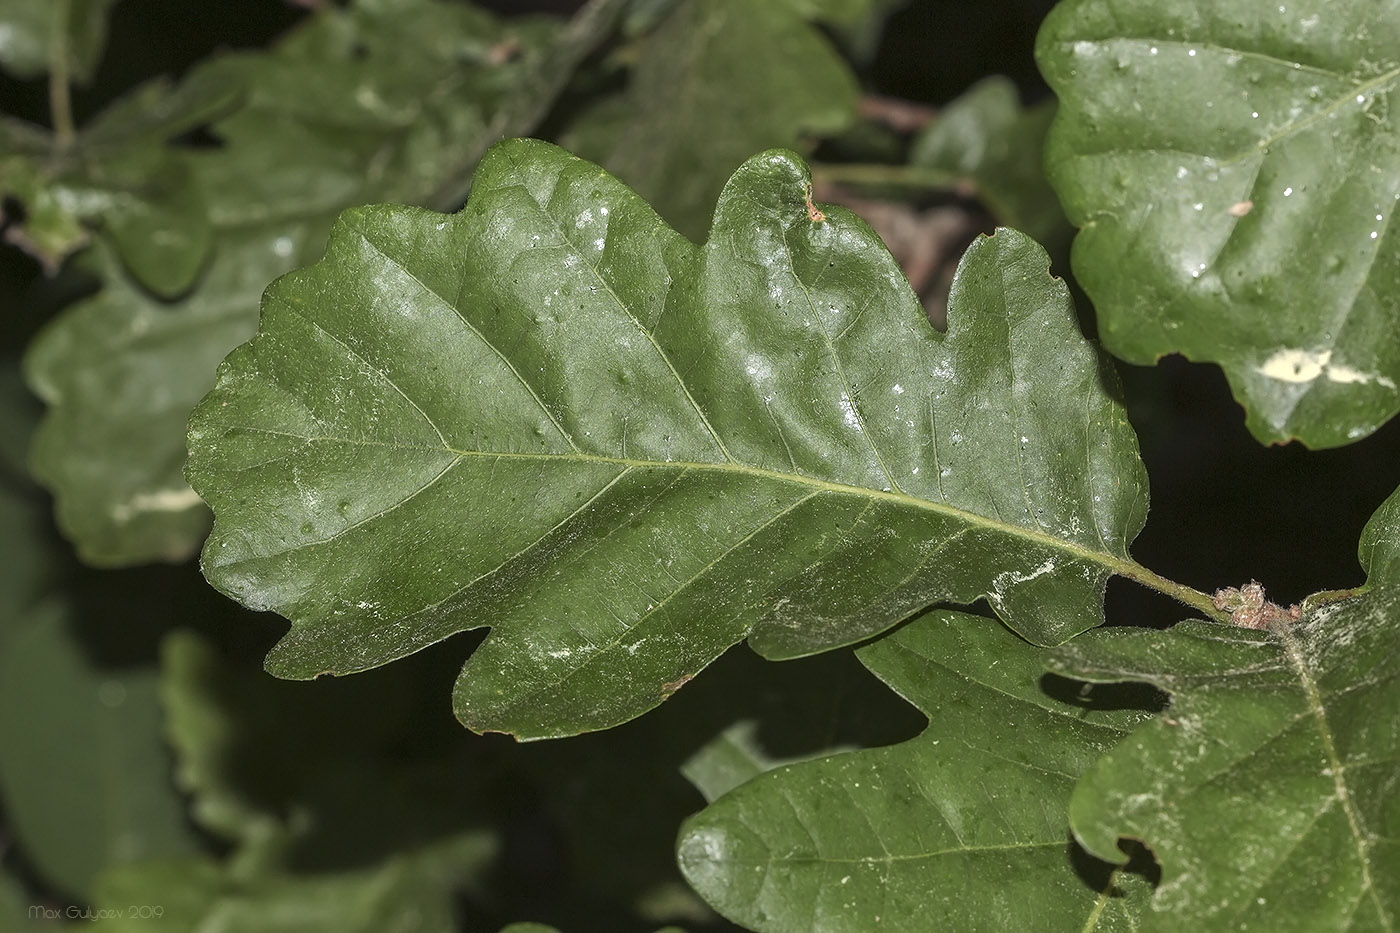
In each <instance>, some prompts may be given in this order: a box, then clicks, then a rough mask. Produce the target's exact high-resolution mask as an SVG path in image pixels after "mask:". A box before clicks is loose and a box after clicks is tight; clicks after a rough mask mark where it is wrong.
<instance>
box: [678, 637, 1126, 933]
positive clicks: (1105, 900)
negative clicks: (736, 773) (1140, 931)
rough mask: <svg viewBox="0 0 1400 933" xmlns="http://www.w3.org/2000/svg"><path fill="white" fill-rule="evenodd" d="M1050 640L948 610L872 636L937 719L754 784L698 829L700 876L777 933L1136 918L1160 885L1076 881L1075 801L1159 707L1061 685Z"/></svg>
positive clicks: (734, 909) (1114, 926) (732, 909)
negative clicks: (1066, 695)
mask: <svg viewBox="0 0 1400 933" xmlns="http://www.w3.org/2000/svg"><path fill="white" fill-rule="evenodd" d="M1045 653H1046V652H1045V649H1041V648H1036V647H1034V646H1032V645H1029V644H1027V643H1026V642H1024V641H1022V640H1020V639H1019V638H1017V637H1016V636H1014V635H1013V634H1011V633H1010V632H1008V631H1007V630H1006V629H1005V628H1003V627H1002V626H1001V625H1000V624H998V623H997V622H995V621H994V620H991V619H982V618H977V617H974V616H968V615H964V614H962V613H957V612H949V611H944V610H935V611H934V612H931V613H929V614H928V615H926V616H924V617H922V618H920V619H918V620H916V621H914V622H912V623H910V624H909V625H907V626H905V627H904V628H902V629H900V630H899V631H897V632H895V633H893V634H891V635H887V636H885V637H884V638H882V639H880V640H879V641H877V642H875V643H873V644H871V645H869V646H867V647H865V648H862V649H860V651H859V652H857V654H858V656H859V657H860V659H861V661H862V662H863V663H864V664H865V665H866V666H867V667H869V668H870V670H871V671H873V672H874V673H875V674H876V675H877V676H878V677H880V678H881V679H882V680H884V681H886V682H887V683H888V684H889V685H890V686H891V687H892V688H893V689H894V690H895V691H897V692H898V693H899V694H900V695H902V696H904V697H905V698H906V699H907V700H909V702H911V703H913V704H914V705H915V706H917V707H918V708H919V709H920V710H922V711H923V712H925V713H927V714H928V717H929V725H928V728H927V729H925V730H924V732H923V733H921V734H920V735H919V736H917V737H916V738H913V739H910V740H908V741H906V742H902V743H900V744H898V745H892V746H889V747H886V748H877V749H866V750H863V751H858V752H850V753H845V754H837V755H832V756H830V757H828V758H823V759H820V760H817V761H809V762H802V763H798V764H793V765H786V766H784V767H781V768H778V769H776V770H774V771H770V772H768V773H767V774H764V775H762V776H760V777H757V778H754V779H753V780H750V781H748V782H747V783H745V784H742V785H740V786H739V787H738V788H737V789H736V790H733V791H731V792H730V793H729V794H727V795H725V796H723V797H721V798H720V799H719V800H718V801H716V802H714V803H712V804H711V805H710V806H709V807H707V808H705V809H704V810H702V811H701V812H700V813H698V814H696V815H695V816H693V817H692V818H691V819H690V820H688V821H687V822H686V824H685V825H684V826H683V827H682V828H681V833H680V840H679V842H678V843H677V846H678V856H679V860H680V865H681V870H682V871H683V872H684V873H685V875H686V878H687V880H688V881H689V882H690V883H691V885H692V886H694V888H695V889H696V891H698V892H699V893H700V895H701V896H702V897H704V898H705V899H706V900H707V901H709V902H710V904H711V906H713V907H714V908H715V909H716V910H718V911H719V912H720V913H722V914H724V915H725V916H726V917H728V918H729V919H731V920H733V921H735V922H736V923H739V924H742V925H743V926H744V927H745V928H747V929H753V930H760V931H764V933H778V931H793V933H797V931H803V933H837V931H842V933H866V931H869V930H890V931H910V933H920V931H925V930H1079V929H1082V930H1120V929H1121V930H1130V929H1134V923H1133V919H1134V917H1135V916H1136V914H1137V905H1138V904H1139V903H1140V902H1141V900H1142V896H1143V894H1144V893H1145V891H1144V890H1143V889H1144V888H1145V885H1143V884H1142V883H1141V882H1137V883H1133V881H1134V879H1129V878H1126V877H1124V878H1115V879H1107V883H1101V884H1099V885H1098V887H1099V888H1100V889H1099V890H1096V889H1095V886H1091V884H1088V883H1086V881H1085V880H1081V878H1079V877H1076V874H1075V870H1074V867H1073V865H1072V863H1071V850H1072V848H1073V845H1072V843H1071V842H1070V839H1069V831H1068V816H1067V814H1066V812H1065V810H1066V804H1067V802H1068V800H1069V796H1070V793H1071V791H1072V790H1073V787H1074V781H1075V779H1076V778H1077V777H1078V776H1079V775H1080V774H1082V773H1083V772H1084V771H1085V770H1086V769H1087V768H1088V767H1089V766H1090V765H1091V764H1092V763H1093V762H1094V760H1095V759H1096V758H1098V757H1099V756H1100V755H1102V754H1103V753H1104V752H1105V751H1107V750H1108V749H1109V748H1111V747H1112V746H1113V745H1114V744H1116V743H1117V742H1119V741H1120V740H1121V739H1122V738H1123V737H1124V735H1126V734H1127V732H1128V730H1129V729H1131V728H1132V727H1133V726H1134V725H1136V724H1137V723H1139V722H1140V721H1141V720H1142V719H1143V718H1145V717H1147V716H1148V715H1149V714H1148V713H1145V712H1142V711H1141V710H1138V709H1135V708H1133V707H1132V706H1130V705H1129V706H1121V707H1119V708H1112V706H1105V707H1103V708H1096V707H1097V706H1099V704H1096V703H1095V702H1094V701H1093V700H1092V699H1090V697H1089V696H1087V695H1081V696H1079V697H1077V699H1078V700H1079V701H1080V705H1079V706H1076V705H1071V704H1069V703H1066V702H1062V701H1060V700H1057V699H1054V698H1052V697H1051V696H1049V695H1047V694H1046V693H1045V692H1044V691H1043V690H1042V689H1041V678H1042V673H1043V671H1044V666H1045ZM1129 885H1131V887H1129ZM1127 891H1132V893H1133V895H1134V896H1125V892H1127Z"/></svg>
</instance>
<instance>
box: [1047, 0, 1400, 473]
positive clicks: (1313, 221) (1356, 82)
mask: <svg viewBox="0 0 1400 933" xmlns="http://www.w3.org/2000/svg"><path fill="white" fill-rule="evenodd" d="M1037 57H1038V59H1039V62H1040V66H1041V69H1042V71H1043V72H1044V74H1045V77H1046V79H1047V80H1048V81H1049V82H1050V85H1051V86H1052V87H1053V88H1054V89H1055V92H1056V93H1057V94H1058V95H1059V97H1060V110H1059V115H1058V116H1057V118H1056V121H1055V124H1054V126H1053V128H1052V130H1051V133H1050V138H1049V141H1048V144H1047V152H1046V166H1047V169H1048V172H1049V175H1050V179H1051V182H1052V183H1053V185H1054V186H1055V188H1056V190H1057V191H1058V192H1059V195H1060V198H1061V200H1062V201H1063V203H1064V206H1065V210H1066V212H1067V214H1068V215H1069V218H1070V220H1071V221H1073V222H1074V224H1075V225H1076V226H1079V227H1081V228H1083V229H1082V230H1081V231H1080V233H1079V236H1078V238H1077V239H1076V241H1075V244H1074V269H1075V273H1076V275H1077V276H1078V277H1079V280H1080V282H1081V283H1082V284H1083V285H1084V288H1085V291H1087V292H1088V293H1089V296H1090V297H1091V298H1092V299H1093V301H1094V304H1095V307H1096V308H1097V310H1098V321H1099V332H1100V334H1101V336H1102V339H1103V341H1104V345H1105V346H1106V347H1107V348H1108V349H1109V350H1111V351H1112V352H1113V353H1115V354H1117V355H1119V356H1121V357H1123V358H1124V359H1126V360H1130V361H1132V362H1135V363H1151V362H1153V361H1154V360H1156V359H1157V358H1159V357H1161V356H1163V355H1165V354H1167V353H1181V354H1184V355H1185V356H1187V357H1190V358H1191V359H1194V360H1204V361H1212V362H1216V363H1219V364H1220V366H1221V367H1222V368H1223V369H1224V371H1225V374H1226V376H1227V377H1228V378H1229V380H1230V384H1231V386H1232V388H1233V390H1234V392H1235V395H1236V397H1237V398H1238V399H1239V400H1240V402H1242V403H1243V405H1244V407H1245V410H1246V412H1247V417H1248V424H1249V428H1250V430H1251V431H1252V432H1253V433H1254V435H1255V436H1256V437H1257V438H1258V439H1260V440H1261V441H1267V442H1274V443H1280V442H1283V441H1287V440H1289V439H1292V438H1299V439H1301V440H1302V441H1304V442H1305V443H1307V444H1309V445H1311V446H1315V447H1327V446H1334V445H1338V444H1345V443H1348V442H1350V441H1352V440H1354V439H1356V438H1359V437H1362V436H1364V435H1366V434H1368V433H1370V432H1371V431H1373V430H1374V429H1375V428H1376V427H1377V426H1378V425H1380V424H1381V423H1382V422H1384V421H1385V420H1386V419H1388V418H1390V417H1391V416H1392V415H1394V414H1395V412H1396V411H1397V410H1400V387H1397V383H1400V339H1397V337H1396V334H1397V333H1400V300H1398V299H1397V298H1396V295H1397V292H1398V290H1400V289H1398V287H1400V253H1397V252H1396V250H1395V248H1394V243H1395V239H1394V238H1393V237H1391V236H1390V235H1389V228H1390V221H1391V217H1392V215H1393V214H1394V212H1395V210H1396V207H1397V200H1400V133H1397V132H1396V124H1395V116H1394V114H1393V112H1392V111H1391V110H1390V103H1391V95H1392V93H1393V91H1394V89H1395V87H1396V83H1397V81H1400V3H1397V2H1395V0H1379V2H1378V0H1362V2H1356V0H1345V2H1338V0H1290V2H1287V3H1281V2H1277V0H1224V2H1217V3H1208V4H1202V3H1161V2H1157V0H1068V2H1065V3H1062V4H1060V6H1059V7H1057V8H1056V9H1055V11H1054V12H1053V13H1052V14H1051V16H1050V17H1049V18H1048V19H1047V20H1046V21H1045V24H1044V26H1043V27H1042V29H1041V33H1040V38H1039V43H1038V48H1037Z"/></svg>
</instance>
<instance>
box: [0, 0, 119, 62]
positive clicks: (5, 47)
mask: <svg viewBox="0 0 1400 933" xmlns="http://www.w3.org/2000/svg"><path fill="white" fill-rule="evenodd" d="M114 2H116V0H5V8H4V10H3V11H0V67H3V68H5V69H6V70H8V71H10V72H11V73H13V74H14V75H16V76H17V77H20V78H33V77H36V76H38V75H41V74H43V73H44V72H46V71H48V70H49V69H50V67H51V66H52V65H53V62H54V57H55V50H54V47H53V44H54V43H55V42H60V43H62V48H61V49H59V50H57V51H58V55H60V56H61V60H62V61H63V63H64V67H65V68H66V69H67V71H68V74H69V76H70V77H72V78H74V79H76V80H79V81H86V80H87V79H88V78H90V77H91V76H92V72H93V69H95V68H96V67H97V61H98V59H99V58H101V57H102V47H103V44H104V43H105V42H106V39H107V11H108V9H110V8H111V6H112V4H113V3H114Z"/></svg>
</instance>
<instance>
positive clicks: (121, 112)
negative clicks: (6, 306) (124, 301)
mask: <svg viewBox="0 0 1400 933" xmlns="http://www.w3.org/2000/svg"><path fill="white" fill-rule="evenodd" d="M237 92H238V88H237V86H236V85H235V84H233V83H232V82H231V81H229V80H228V79H227V77H226V76H219V75H216V74H209V75H207V76H205V75H204V73H201V75H200V76H199V77H196V78H193V79H191V80H189V81H186V82H184V83H183V84H182V85H180V86H179V87H177V88H172V87H171V85H170V82H168V81H166V80H163V79H161V80H155V81H150V82H147V83H146V84H144V85H142V86H141V87H139V88H137V89H136V90H135V91H133V92H131V93H130V94H128V95H126V96H125V97H123V98H121V99H119V100H118V101H116V102H114V103H113V104H112V105H110V106H109V107H108V108H107V109H106V110H105V111H103V113H102V114H101V115H99V117H98V118H97V119H96V120H94V121H93V123H92V124H91V125H89V126H88V127H86V128H84V130H83V132H81V133H79V134H78V136H77V137H76V139H74V140H73V141H72V142H71V144H68V145H66V146H62V147H60V146H57V145H56V143H55V142H54V140H52V139H49V138H43V139H41V140H39V141H35V140H30V141H28V142H23V141H21V142H22V144H21V145H17V146H15V147H14V149H13V151H12V152H11V153H10V154H9V156H8V157H7V158H6V159H5V160H4V161H3V162H0V195H4V196H5V197H7V198H10V199H13V201H14V202H15V203H16V204H18V205H19V206H20V208H21V211H20V212H18V213H16V216H14V217H13V218H10V219H11V220H12V221H13V223H12V224H11V225H10V227H9V228H8V229H7V230H6V232H5V236H6V239H7V240H8V241H9V242H11V243H13V244H15V245H17V246H19V247H20V248H21V249H23V250H25V251H26V252H27V253H29V254H30V255H32V256H33V257H34V258H35V259H37V260H38V261H39V262H40V264H41V265H42V266H43V268H44V270H45V271H46V272H47V273H49V274H51V275H52V274H54V273H56V272H57V270H58V268H59V266H60V265H62V263H63V261H64V260H65V259H66V258H67V257H68V256H70V255H71V254H73V253H74V252H77V251H78V250H80V249H81V248H82V247H84V246H86V245H87V243H88V242H89V240H90V238H91V237H92V235H93V231H94V229H95V230H96V231H97V233H98V235H100V236H105V237H106V238H107V239H108V241H109V242H110V244H111V245H112V246H113V247H114V248H115V250H116V252H117V254H118V255H119V256H120V257H121V258H122V260H123V262H124V263H125V264H126V267H127V269H128V270H129V271H130V272H131V274H132V275H134V276H135V277H136V278H137V279H138V280H139V281H140V282H141V284H142V285H143V286H144V287H146V288H148V289H150V290H151V291H153V292H155V293H156V294H157V295H160V296H162V297H165V298H172V297H175V296H177V295H179V294H181V293H182V292H184V291H185V290H186V289H188V288H189V287H190V285H191V284H192V283H193V282H194V280H195V278H196V276H197V275H198V273H199V271H200V269H201V268H202V267H203V265H204V263H205V261H206V260H207V259H208V257H209V253H210V250H211V248H212V237H213V231H212V228H211V226H210V223H209V217H208V210H207V208H206V206H205V203H204V197H203V194H202V192H201V191H200V189H199V185H198V183H197V179H196V178H195V177H194V174H193V172H192V170H191V168H190V166H189V164H188V160H187V159H185V158H183V157H182V156H181V154H180V153H179V152H178V151H177V150H175V149H171V148H167V143H168V141H169V140H171V139H172V138H173V137H175V136H177V135H179V134H180V133H183V132H185V131H186V130H189V129H191V128H193V127H195V126H198V125H200V124H201V123H203V122H205V121H206V120H209V119H211V118H213V117H215V116H217V115H218V114H220V113H222V112H225V111H227V110H228V109H229V108H230V107H232V106H233V105H234V103H235V99H236V97H237ZM36 142H41V143H42V144H41V145H35V143H36Z"/></svg>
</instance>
